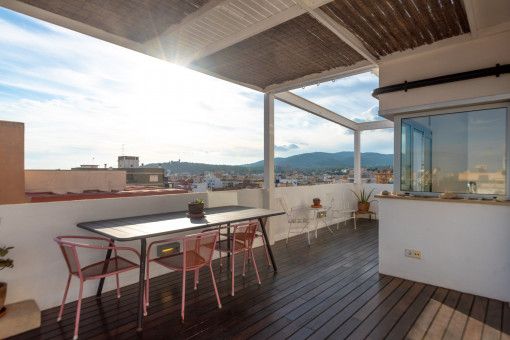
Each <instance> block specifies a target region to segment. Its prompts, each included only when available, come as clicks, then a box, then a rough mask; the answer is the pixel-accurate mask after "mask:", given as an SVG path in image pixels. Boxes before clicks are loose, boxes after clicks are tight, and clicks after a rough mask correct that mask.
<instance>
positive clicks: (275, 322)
mask: <svg viewBox="0 0 510 340" xmlns="http://www.w3.org/2000/svg"><path fill="white" fill-rule="evenodd" d="M377 238H378V224H377V222H376V221H374V222H369V221H368V220H360V223H359V224H358V230H352V229H351V228H347V229H343V230H342V229H341V230H340V231H336V230H335V231H334V234H333V235H331V234H330V233H329V232H328V231H327V230H321V231H319V238H318V239H317V240H315V239H314V240H313V243H312V245H311V247H308V246H307V242H306V238H305V236H304V235H299V236H295V237H293V238H292V239H291V240H290V241H289V245H288V246H285V241H280V242H277V243H276V245H275V246H274V248H273V250H274V253H275V257H276V259H277V263H278V273H277V274H276V275H274V274H273V271H272V270H271V268H270V267H268V266H267V263H266V262H265V256H264V253H263V249H262V248H258V249H256V254H255V256H256V260H257V263H258V264H259V271H260V277H261V280H262V285H260V286H259V285H258V284H257V283H256V278H255V274H254V271H253V268H252V267H251V265H250V266H249V267H248V269H247V276H246V277H245V278H243V277H242V276H241V275H240V274H241V268H239V270H238V271H236V294H235V296H234V297H232V296H230V273H229V271H228V270H226V269H225V267H223V269H221V268H220V267H219V264H218V263H215V266H214V267H215V275H216V281H217V283H218V289H219V291H220V298H221V301H222V304H223V309H222V310H218V308H217V305H216V301H215V296H214V291H213V288H212V284H211V281H210V275H207V274H208V273H207V271H206V270H203V271H202V273H201V282H200V284H199V288H198V291H196V292H195V291H193V288H192V283H191V275H189V278H190V281H189V284H188V285H187V287H189V288H190V289H189V290H188V291H187V295H186V298H187V304H186V321H185V323H184V324H181V322H180V299H181V292H180V290H181V283H180V280H181V275H180V274H168V275H164V276H160V277H157V278H155V279H153V280H152V281H151V298H150V306H149V315H148V316H147V317H146V318H145V319H144V331H143V332H142V333H137V332H136V330H135V325H136V313H135V311H136V301H137V295H136V286H135V285H131V286H128V287H125V288H124V289H122V298H121V299H120V300H117V298H116V297H115V293H114V292H108V293H105V294H103V296H102V298H101V299H96V298H88V299H86V300H84V305H83V309H82V318H81V323H80V337H79V338H80V339H112V338H113V339H151V340H152V339H170V338H172V339H174V338H176V339H180V338H182V339H184V338H186V339H187V338H191V339H248V338H250V339H307V338H309V339H325V338H331V339H343V338H349V339H365V338H368V339H383V338H388V339H404V338H407V339H423V338H426V339H440V338H444V339H460V338H465V339H509V338H510V309H509V307H508V304H507V303H502V302H501V301H495V300H491V299H487V298H483V297H477V296H473V295H470V294H463V293H460V292H458V291H454V290H448V289H444V288H438V287H434V286H430V285H426V284H421V283H416V282H412V281H407V280H403V279H399V278H395V277H390V276H385V275H380V274H379V273H378V240H377ZM236 262H238V263H239V264H241V262H242V261H236ZM225 265H226V263H224V266H225ZM73 283H76V282H73ZM64 284H65V282H62V288H63V287H64ZM88 284H95V283H88ZM75 307H76V303H75V302H74V303H70V304H68V306H66V311H65V314H64V317H63V319H62V321H61V322H60V323H57V322H56V318H57V314H58V308H52V309H49V310H46V311H43V313H42V326H41V328H39V329H36V330H33V331H30V332H27V333H24V334H22V335H19V336H17V337H14V338H16V339H24V340H25V339H71V338H72V334H73V327H74V316H75Z"/></svg>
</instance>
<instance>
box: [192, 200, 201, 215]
mask: <svg viewBox="0 0 510 340" xmlns="http://www.w3.org/2000/svg"><path fill="white" fill-rule="evenodd" d="M188 212H189V213H190V214H192V215H200V214H201V213H203V212H204V203H194V202H191V203H188Z"/></svg>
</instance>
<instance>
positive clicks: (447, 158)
mask: <svg viewBox="0 0 510 340" xmlns="http://www.w3.org/2000/svg"><path fill="white" fill-rule="evenodd" d="M401 141H402V145H401V146H402V148H401V155H402V157H401V160H402V162H401V190H407V191H418V192H438V193H439V192H446V191H451V192H455V193H461V194H490V195H506V161H505V160H506V158H505V155H506V109H505V108H498V109H490V110H478V111H468V112H461V113H454V114H444V115H435V116H425V117H418V118H406V119H402V139H401Z"/></svg>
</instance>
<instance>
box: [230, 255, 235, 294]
mask: <svg viewBox="0 0 510 340" xmlns="http://www.w3.org/2000/svg"><path fill="white" fill-rule="evenodd" d="M235 255H236V254H235V253H234V252H232V256H231V257H232V260H231V262H232V296H234V259H235V257H236V256H235Z"/></svg>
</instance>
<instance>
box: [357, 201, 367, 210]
mask: <svg viewBox="0 0 510 340" xmlns="http://www.w3.org/2000/svg"><path fill="white" fill-rule="evenodd" d="M369 210H370V202H369V203H361V202H358V211H369Z"/></svg>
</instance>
